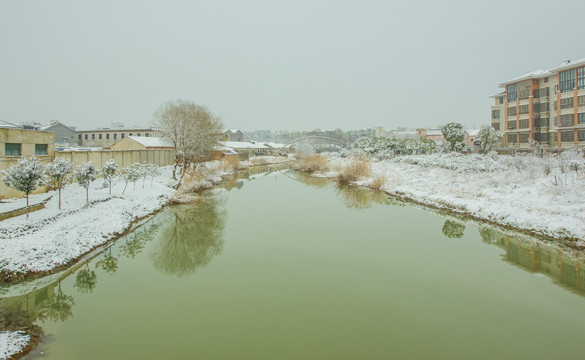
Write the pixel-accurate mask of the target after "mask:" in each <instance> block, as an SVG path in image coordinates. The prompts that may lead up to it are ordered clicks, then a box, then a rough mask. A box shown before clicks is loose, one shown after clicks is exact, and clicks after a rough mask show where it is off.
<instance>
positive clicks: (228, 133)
mask: <svg viewBox="0 0 585 360" xmlns="http://www.w3.org/2000/svg"><path fill="white" fill-rule="evenodd" d="M222 140H223V141H244V133H243V132H242V131H240V130H225V131H224V132H223V136H222Z"/></svg>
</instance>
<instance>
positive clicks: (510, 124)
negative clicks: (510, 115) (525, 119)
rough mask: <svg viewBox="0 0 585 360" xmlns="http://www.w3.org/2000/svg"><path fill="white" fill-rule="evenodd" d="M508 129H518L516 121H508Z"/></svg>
mask: <svg viewBox="0 0 585 360" xmlns="http://www.w3.org/2000/svg"><path fill="white" fill-rule="evenodd" d="M508 129H510V130H514V129H516V120H514V121H508Z"/></svg>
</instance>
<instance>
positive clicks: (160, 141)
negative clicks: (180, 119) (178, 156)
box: [128, 136, 173, 148]
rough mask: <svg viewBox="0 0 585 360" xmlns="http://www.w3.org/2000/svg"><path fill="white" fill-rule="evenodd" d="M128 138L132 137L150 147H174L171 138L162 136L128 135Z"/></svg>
mask: <svg viewBox="0 0 585 360" xmlns="http://www.w3.org/2000/svg"><path fill="white" fill-rule="evenodd" d="M128 139H132V140H134V141H136V142H137V143H139V144H140V145H144V146H146V147H147V148H149V147H159V148H160V147H173V143H171V141H170V140H169V139H166V138H160V137H150V136H128Z"/></svg>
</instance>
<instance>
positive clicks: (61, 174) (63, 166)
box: [45, 158, 73, 210]
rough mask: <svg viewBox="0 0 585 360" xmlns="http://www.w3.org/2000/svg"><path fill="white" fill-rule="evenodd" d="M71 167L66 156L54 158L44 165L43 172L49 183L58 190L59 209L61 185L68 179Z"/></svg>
mask: <svg viewBox="0 0 585 360" xmlns="http://www.w3.org/2000/svg"><path fill="white" fill-rule="evenodd" d="M72 168H73V165H72V164H71V161H70V160H69V159H66V158H56V159H55V160H54V161H53V162H52V163H50V164H47V165H46V166H45V173H46V174H47V176H48V177H49V181H50V183H51V185H52V186H54V187H55V188H57V190H59V210H61V190H62V189H63V185H65V184H66V183H67V181H69V175H70V174H71V169H72Z"/></svg>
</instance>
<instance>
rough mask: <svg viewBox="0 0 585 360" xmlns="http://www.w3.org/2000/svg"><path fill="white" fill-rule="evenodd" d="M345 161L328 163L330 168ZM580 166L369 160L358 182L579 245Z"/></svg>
mask: <svg viewBox="0 0 585 360" xmlns="http://www.w3.org/2000/svg"><path fill="white" fill-rule="evenodd" d="M348 161H349V159H348V158H333V159H330V162H331V163H332V166H331V168H333V169H335V168H339V167H340V165H343V164H346V163H347V162H348ZM584 164H585V163H584V162H583V158H582V157H581V158H579V157H578V156H574V157H572V158H571V157H570V156H567V157H545V158H538V157H535V156H498V155H495V154H491V155H488V156H484V155H467V156H466V155H460V154H434V155H411V156H401V157H396V158H394V159H390V160H385V161H373V162H372V175H371V176H370V177H369V178H367V179H362V180H360V181H358V182H357V184H358V185H365V186H369V185H371V184H372V182H373V180H374V178H375V177H379V176H382V177H383V179H384V181H383V185H382V187H381V189H382V190H384V191H386V192H387V193H389V194H392V195H398V196H403V197H406V198H409V199H411V200H414V201H417V202H420V203H423V204H427V205H431V206H436V207H439V208H446V209H449V210H452V211H455V212H459V213H461V214H467V215H471V216H474V217H476V218H480V219H483V220H487V221H491V222H495V223H498V224H500V225H505V226H511V227H514V228H517V229H521V230H528V231H531V232H534V233H537V234H541V235H545V236H550V237H554V238H574V239H579V242H580V243H581V244H584V243H585V175H584V171H583V165H584ZM575 169H576V171H575ZM336 175H337V174H336V172H335V171H330V172H328V173H326V174H323V176H328V177H332V176H336Z"/></svg>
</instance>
